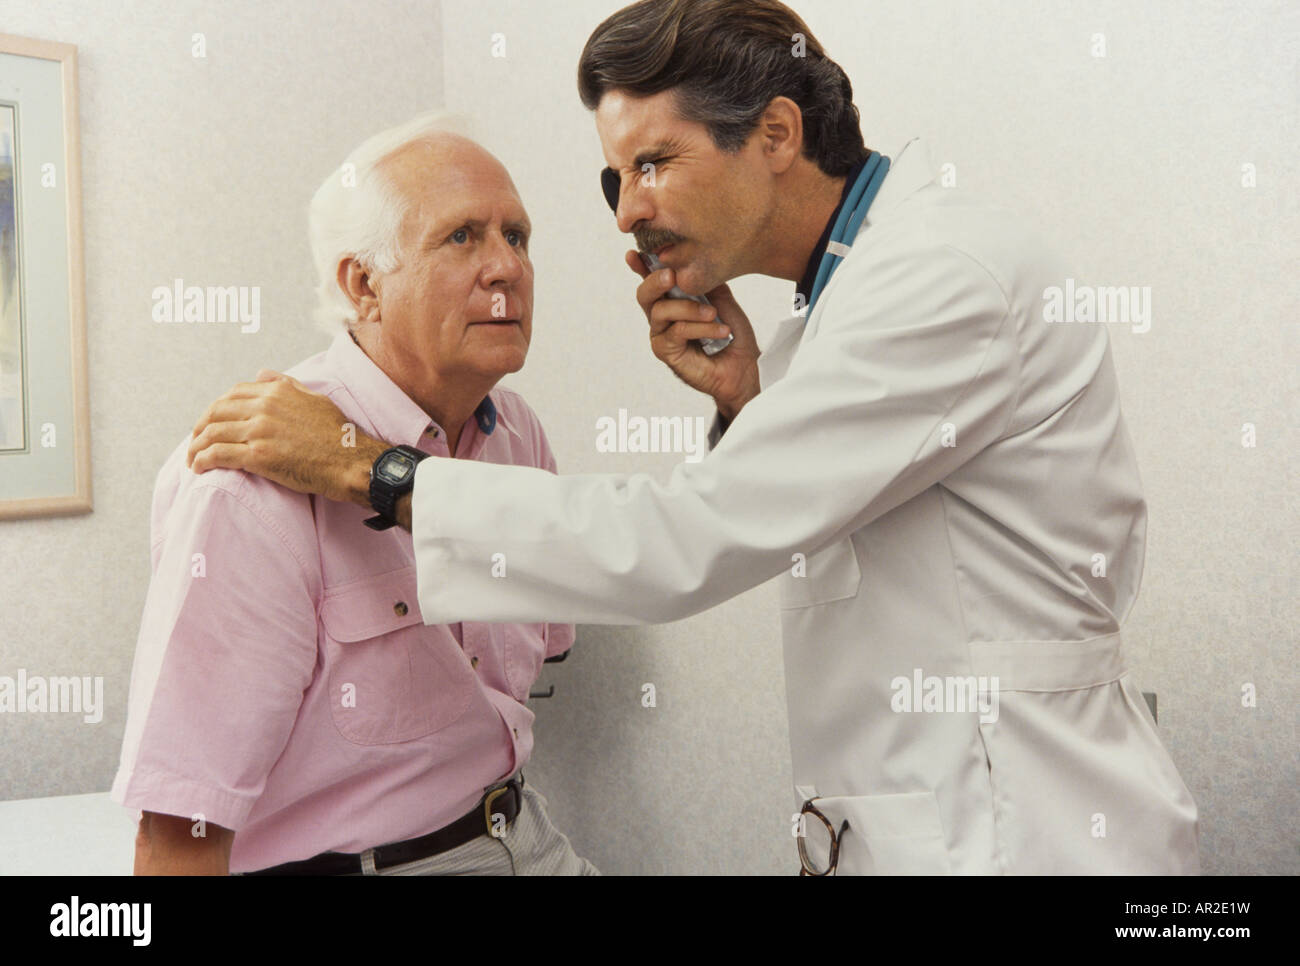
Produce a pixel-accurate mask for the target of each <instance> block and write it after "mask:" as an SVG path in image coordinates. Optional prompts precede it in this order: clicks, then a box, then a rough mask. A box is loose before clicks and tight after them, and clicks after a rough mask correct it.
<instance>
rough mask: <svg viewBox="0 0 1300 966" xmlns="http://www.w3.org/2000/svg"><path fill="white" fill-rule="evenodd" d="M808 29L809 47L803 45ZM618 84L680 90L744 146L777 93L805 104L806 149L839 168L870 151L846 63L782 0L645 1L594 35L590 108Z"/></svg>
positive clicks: (581, 80)
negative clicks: (831, 55)
mask: <svg viewBox="0 0 1300 966" xmlns="http://www.w3.org/2000/svg"><path fill="white" fill-rule="evenodd" d="M795 34H799V35H802V38H803V50H802V52H801V53H802V56H800V55H799V52H798V48H797V46H796V44H797V41H798V38H796V37H795V36H794V35H795ZM611 90H619V91H625V92H627V93H628V94H630V95H632V96H633V97H649V96H651V95H653V94H658V93H660V92H661V91H666V90H673V91H675V92H676V95H677V106H678V110H679V111H680V113H681V116H682V117H683V118H685V119H686V120H688V121H696V122H698V123H701V124H703V125H705V126H706V127H707V128H708V131H709V135H710V137H712V139H713V143H714V144H716V145H717V146H718V147H719V148H721V149H722V150H724V151H738V150H739V149H740V148H741V146H742V145H743V144H744V143H745V141H746V140H747V139H748V138H749V136H750V134H752V133H753V131H754V128H755V127H757V125H758V121H759V118H760V117H762V114H763V111H764V110H765V109H766V108H767V105H768V104H770V103H771V101H772V99H773V98H775V97H781V96H785V97H788V98H790V99H791V100H792V101H794V102H795V103H796V104H798V105H799V109H800V111H802V112H803V133H804V140H803V153H804V156H805V157H807V158H808V159H809V160H811V161H815V162H816V163H817V166H818V167H819V168H821V170H822V171H824V172H825V173H826V174H828V175H831V176H832V177H838V176H842V175H844V174H847V173H848V171H849V169H850V168H852V167H853V165H854V164H856V163H857V162H858V161H861V160H862V159H863V158H865V157H866V156H867V149H866V146H865V145H864V144H863V141H862V131H861V128H860V127H859V118H858V109H857V108H856V107H855V106H854V105H853V87H852V85H851V84H850V83H849V79H848V76H847V75H846V74H845V73H844V71H843V70H842V69H841V68H840V66H839V64H837V63H835V61H833V60H831V59H830V58H829V57H827V56H826V53H825V51H824V50H822V46H821V44H819V43H818V42H817V38H816V37H814V36H813V35H812V32H811V31H810V30H809V29H808V27H807V25H806V24H804V22H803V20H801V19H800V18H799V15H798V14H796V13H795V12H794V11H793V10H791V9H790V8H789V7H787V6H785V5H784V4H782V3H778V2H777V0H640V2H639V3H634V4H632V5H631V6H628V7H624V8H623V9H622V10H620V11H618V12H617V13H615V14H614V15H613V16H611V17H610V18H609V19H607V20H606V21H605V22H604V23H602V24H601V25H600V26H599V27H597V28H596V29H595V30H594V31H593V32H592V34H591V36H590V37H589V38H587V45H586V47H584V48H583V51H582V57H581V59H580V60H579V61H578V94H579V96H580V97H581V98H582V103H583V104H585V105H586V107H587V109H588V110H592V111H594V110H595V109H596V108H597V106H599V104H600V99H601V98H602V97H604V96H605V94H606V93H607V92H609V91H611Z"/></svg>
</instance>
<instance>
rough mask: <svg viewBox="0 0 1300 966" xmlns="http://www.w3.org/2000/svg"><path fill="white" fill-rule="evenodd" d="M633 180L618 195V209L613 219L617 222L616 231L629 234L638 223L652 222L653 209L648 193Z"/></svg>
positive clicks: (646, 189) (647, 190)
mask: <svg viewBox="0 0 1300 966" xmlns="http://www.w3.org/2000/svg"><path fill="white" fill-rule="evenodd" d="M638 180H639V179H633V180H632V182H631V183H630V184H628V186H627V187H626V188H624V189H623V190H622V191H620V192H619V195H618V208H617V209H616V210H615V212H614V217H615V218H616V219H617V221H618V230H619V231H621V232H623V233H625V234H629V233H631V231H632V229H633V228H635V227H636V226H637V224H638V223H640V222H646V223H647V224H648V223H650V222H652V221H654V217H655V208H654V205H653V204H651V202H650V191H649V189H648V188H644V187H642V186H641V185H640V184H638V183H637V181H638Z"/></svg>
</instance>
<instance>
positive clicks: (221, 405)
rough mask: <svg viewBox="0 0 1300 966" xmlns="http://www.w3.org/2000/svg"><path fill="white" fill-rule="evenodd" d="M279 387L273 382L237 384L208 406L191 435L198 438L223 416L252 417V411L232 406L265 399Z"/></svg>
mask: <svg viewBox="0 0 1300 966" xmlns="http://www.w3.org/2000/svg"><path fill="white" fill-rule="evenodd" d="M264 371H265V370H264ZM278 385H279V384H278V383H276V382H271V381H267V382H237V383H235V385H234V386H232V387H231V388H230V389H228V390H226V392H225V393H223V394H222V395H220V396H218V397H217V398H216V400H215V401H214V402H213V403H212V405H210V406H208V408H207V409H206V410H204V412H203V415H202V416H200V417H199V421H198V422H196V423H195V424H194V428H193V429H192V430H190V435H191V436H197V435H198V434H199V433H200V432H202V431H203V427H204V426H206V425H207V424H208V423H210V422H212V421H213V420H214V419H218V418H223V416H222V414H226V413H230V412H232V411H234V412H240V413H245V414H248V415H251V410H250V409H247V408H241V409H235V410H232V409H231V406H230V404H231V403H237V402H243V403H247V402H248V401H250V400H260V399H264V398H266V397H267V396H269V395H271V394H272V393H273V392H275V390H276V388H277V386H278ZM224 418H227V419H228V418H230V417H229V416H228V415H227V416H225V417H224ZM239 418H241V419H242V418H246V416H245V415H241V416H240V417H239Z"/></svg>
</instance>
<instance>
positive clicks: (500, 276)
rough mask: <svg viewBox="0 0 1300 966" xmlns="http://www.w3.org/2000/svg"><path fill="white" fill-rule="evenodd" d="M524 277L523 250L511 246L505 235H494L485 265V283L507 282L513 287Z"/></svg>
mask: <svg viewBox="0 0 1300 966" xmlns="http://www.w3.org/2000/svg"><path fill="white" fill-rule="evenodd" d="M523 277H524V260H523V249H522V248H521V247H520V246H517V245H511V244H510V242H508V241H506V237H505V235H504V234H498V235H494V236H493V237H492V241H491V242H490V244H489V246H488V250H487V260H486V261H485V263H484V265H483V283H484V284H485V285H493V284H495V283H497V282H505V283H506V284H508V285H513V284H515V283H516V282H518V281H519V280H520V279H521V278H523Z"/></svg>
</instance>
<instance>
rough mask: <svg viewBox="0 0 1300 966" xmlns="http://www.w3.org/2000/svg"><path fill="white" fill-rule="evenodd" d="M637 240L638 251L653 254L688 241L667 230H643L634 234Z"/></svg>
mask: <svg viewBox="0 0 1300 966" xmlns="http://www.w3.org/2000/svg"><path fill="white" fill-rule="evenodd" d="M632 235H633V237H634V238H636V247H637V250H638V251H643V252H653V251H657V250H658V249H660V248H663V247H664V246H665V245H676V244H677V243H678V242H683V241H685V240H686V239H685V238H683V237H682V236H681V235H679V234H677V232H675V231H669V230H668V229H667V228H643V229H640V230H639V231H635V232H633V233H632Z"/></svg>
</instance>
